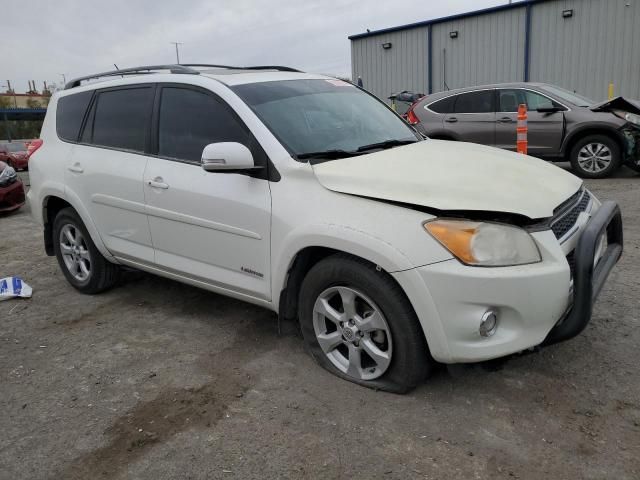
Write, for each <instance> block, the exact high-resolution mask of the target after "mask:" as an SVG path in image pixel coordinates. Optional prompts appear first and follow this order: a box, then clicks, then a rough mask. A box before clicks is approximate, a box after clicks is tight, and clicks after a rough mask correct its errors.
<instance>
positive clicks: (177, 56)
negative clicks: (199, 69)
mask: <svg viewBox="0 0 640 480" xmlns="http://www.w3.org/2000/svg"><path fill="white" fill-rule="evenodd" d="M169 43H171V44H173V45H175V46H176V63H177V64H178V65H180V53H179V52H178V45H182V43H181V42H169Z"/></svg>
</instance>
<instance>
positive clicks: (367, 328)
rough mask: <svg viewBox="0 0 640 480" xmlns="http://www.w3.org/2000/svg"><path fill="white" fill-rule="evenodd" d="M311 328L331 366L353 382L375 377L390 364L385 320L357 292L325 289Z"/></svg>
mask: <svg viewBox="0 0 640 480" xmlns="http://www.w3.org/2000/svg"><path fill="white" fill-rule="evenodd" d="M313 328H314V330H315V334H316V340H317V341H318V344H319V345H320V348H321V349H322V351H323V352H324V354H325V355H326V356H327V358H328V359H329V360H330V361H331V363H332V364H333V365H334V366H335V367H336V368H337V369H338V370H340V371H341V372H342V373H344V374H346V375H348V376H350V377H352V378H354V379H357V380H373V379H375V378H378V377H380V376H381V375H382V374H383V373H384V372H385V371H386V370H387V368H388V367H389V364H390V363H391V354H392V340H391V330H390V329H389V325H388V323H387V320H386V318H385V317H384V315H383V313H382V311H381V310H380V309H379V308H378V306H377V305H376V304H375V303H374V302H373V301H372V300H371V299H369V298H368V297H367V296H366V295H364V294H363V293H362V292H359V291H358V290H356V289H353V288H349V287H330V288H328V289H326V290H324V291H323V292H322V293H321V294H320V295H319V296H318V298H317V300H316V302H315V305H314V307H313Z"/></svg>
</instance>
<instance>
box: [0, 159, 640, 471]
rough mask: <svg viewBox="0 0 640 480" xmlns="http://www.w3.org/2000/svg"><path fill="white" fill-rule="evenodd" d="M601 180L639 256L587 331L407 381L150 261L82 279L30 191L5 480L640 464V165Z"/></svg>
mask: <svg viewBox="0 0 640 480" xmlns="http://www.w3.org/2000/svg"><path fill="white" fill-rule="evenodd" d="M25 178H26V176H25ZM587 185H588V187H589V188H590V189H591V190H592V191H593V192H594V193H595V194H596V196H598V197H599V198H600V199H613V200H616V201H618V202H619V203H620V206H621V207H622V211H623V217H624V222H625V252H624V255H623V258H622V259H621V261H620V263H619V264H618V266H617V267H616V268H615V269H614V271H613V273H612V276H611V277H610V279H609V282H608V283H607V285H606V286H605V288H604V289H603V291H602V293H601V296H600V298H599V301H598V303H597V305H596V307H595V313H594V318H593V320H592V321H591V323H590V325H589V326H588V327H587V329H586V331H585V332H584V333H583V334H581V335H580V336H579V337H577V338H575V339H573V340H571V341H569V342H566V343H563V344H560V345H555V346H552V347H548V348H545V349H543V350H541V351H540V352H538V353H535V354H530V355H523V356H515V357H512V358H510V359H509V360H508V361H505V362H491V363H489V364H481V365H458V366H454V367H448V368H445V367H442V368H440V369H438V371H437V372H436V373H435V374H434V375H433V376H432V377H431V378H430V379H429V380H428V381H427V382H425V383H424V384H423V385H421V386H420V387H419V388H418V389H416V390H415V391H413V392H411V393H410V394H408V395H404V396H400V395H393V394H387V393H382V392H376V391H372V390H368V389H365V388H362V387H359V386H356V385H354V384H351V383H348V382H345V381H343V380H340V379H338V378H336V377H334V376H332V375H330V374H329V373H327V372H325V371H324V370H322V369H321V368H319V367H318V366H316V365H315V363H314V362H313V360H312V359H311V358H310V356H309V355H307V354H306V353H305V350H304V346H303V343H302V340H301V339H300V338H299V337H298V336H296V335H291V334H290V335H284V336H279V335H278V333H277V323H276V317H275V315H274V314H273V313H271V312H268V311H266V310H263V309H260V308H258V307H254V306H251V305H249V304H245V303H242V302H239V301H236V300H232V299H229V298H226V297H222V296H219V295H215V294H213V293H209V292H206V291H203V290H198V289H195V288H193V287H189V286H186V285H182V284H179V283H176V282H173V281H170V280H165V279H162V278H159V277H155V276H152V275H147V274H143V273H138V272H127V273H126V274H125V275H124V278H123V280H122V282H121V284H120V285H119V286H118V287H117V288H115V289H113V290H112V291H109V292H107V293H105V294H102V295H97V296H84V295H81V294H79V293H78V292H76V291H75V290H74V289H73V288H72V287H71V286H69V285H68V284H67V282H66V281H65V280H64V277H63V275H62V273H61V272H60V271H59V268H58V265H57V263H56V260H55V258H53V257H47V256H46V255H45V253H44V248H43V243H42V232H41V230H40V228H39V227H37V226H36V225H35V224H34V223H33V222H32V221H31V218H30V216H29V212H28V208H27V207H25V208H23V209H21V210H20V211H19V212H17V213H14V214H11V215H8V216H3V217H0V277H4V276H8V275H18V276H21V277H22V278H23V279H24V280H25V281H26V282H27V283H28V284H29V285H31V286H32V287H33V289H34V295H33V298H31V299H28V300H10V301H5V302H2V303H0V478H1V479H89V478H91V479H93V478H108V479H124V478H141V479H154V480H160V479H176V478H193V479H200V478H229V479H232V478H241V479H253V478H256V479H258V478H260V479H262V478H335V479H339V478H384V479H387V478H398V479H405V478H431V479H470V478H481V479H483V478H492V479H493V478H498V479H499V478H506V479H511V478H521V479H540V478H549V479H576V478H583V479H612V478H615V479H618V480H622V479H629V480H631V479H638V478H640V372H639V370H638V365H640V348H638V346H639V345H640V308H639V303H640V300H639V298H640V295H639V293H638V292H639V291H640V208H639V200H640V176H637V175H633V174H631V173H630V172H627V171H625V172H622V173H621V174H620V175H618V176H617V178H611V179H606V180H597V181H588V182H587ZM540 301H541V302H544V299H543V298H541V299H540Z"/></svg>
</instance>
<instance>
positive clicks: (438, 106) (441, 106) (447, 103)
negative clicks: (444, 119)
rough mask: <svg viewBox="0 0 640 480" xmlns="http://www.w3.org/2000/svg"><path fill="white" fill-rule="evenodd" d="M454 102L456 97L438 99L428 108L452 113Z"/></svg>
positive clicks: (438, 111)
mask: <svg viewBox="0 0 640 480" xmlns="http://www.w3.org/2000/svg"><path fill="white" fill-rule="evenodd" d="M455 104H456V97H449V98H444V99H442V100H439V101H437V102H435V103H433V104H431V105H430V106H429V110H431V111H433V112H436V113H453V112H454V108H455Z"/></svg>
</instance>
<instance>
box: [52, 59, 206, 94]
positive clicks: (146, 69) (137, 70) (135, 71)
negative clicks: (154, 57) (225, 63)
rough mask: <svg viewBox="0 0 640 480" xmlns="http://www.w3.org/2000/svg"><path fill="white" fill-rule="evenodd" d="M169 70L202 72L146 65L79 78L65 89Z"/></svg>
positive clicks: (181, 67) (176, 67) (193, 73)
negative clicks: (86, 81)
mask: <svg viewBox="0 0 640 480" xmlns="http://www.w3.org/2000/svg"><path fill="white" fill-rule="evenodd" d="M162 70H168V71H169V72H171V73H182V74H189V75H199V74H200V72H199V71H198V70H194V69H193V68H189V67H188V66H186V65H175V64H174V65H145V66H142V67H133V68H123V69H121V70H111V71H109V72H102V73H95V74H93V75H87V76H86V77H78V78H74V79H73V80H71V81H70V82H68V83H67V84H66V85H65V86H64V89H65V90H68V89H70V88H75V87H79V86H80V84H81V83H82V82H83V81H85V80H92V79H96V78H102V77H118V76H124V75H141V74H147V73H152V72H154V71H162Z"/></svg>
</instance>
